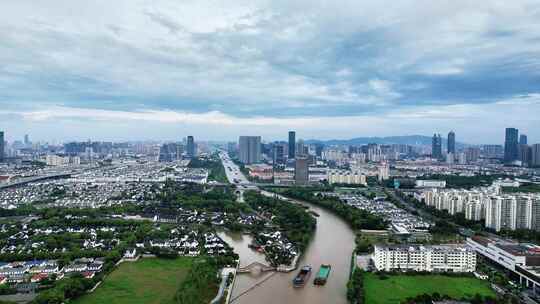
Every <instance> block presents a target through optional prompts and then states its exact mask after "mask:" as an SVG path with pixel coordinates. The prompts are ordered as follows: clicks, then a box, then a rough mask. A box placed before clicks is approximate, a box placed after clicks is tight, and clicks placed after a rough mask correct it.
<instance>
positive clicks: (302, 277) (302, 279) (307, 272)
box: [293, 266, 311, 287]
mask: <svg viewBox="0 0 540 304" xmlns="http://www.w3.org/2000/svg"><path fill="white" fill-rule="evenodd" d="M310 276H311V266H304V267H302V269H300V272H299V273H298V274H297V275H296V277H294V280H293V286H294V287H303V286H304V285H305V284H306V282H307V281H308V280H309V277H310Z"/></svg>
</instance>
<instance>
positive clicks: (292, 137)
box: [289, 131, 296, 159]
mask: <svg viewBox="0 0 540 304" xmlns="http://www.w3.org/2000/svg"><path fill="white" fill-rule="evenodd" d="M295 155H296V132H294V131H289V159H293V158H294V156H295Z"/></svg>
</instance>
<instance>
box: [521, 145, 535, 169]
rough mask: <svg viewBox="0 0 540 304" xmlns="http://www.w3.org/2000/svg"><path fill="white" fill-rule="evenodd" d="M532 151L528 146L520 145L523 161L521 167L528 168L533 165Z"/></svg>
mask: <svg viewBox="0 0 540 304" xmlns="http://www.w3.org/2000/svg"><path fill="white" fill-rule="evenodd" d="M531 156H532V149H531V147H530V146H529V145H527V144H520V145H519V160H520V161H521V166H523V167H526V166H529V165H531V162H532V161H531V160H532V158H531Z"/></svg>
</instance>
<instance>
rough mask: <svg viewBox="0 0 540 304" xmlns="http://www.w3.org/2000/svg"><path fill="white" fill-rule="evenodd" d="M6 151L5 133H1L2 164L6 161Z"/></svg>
mask: <svg viewBox="0 0 540 304" xmlns="http://www.w3.org/2000/svg"><path fill="white" fill-rule="evenodd" d="M5 151H6V147H5V141H4V131H0V163H1V162H3V161H4V155H5V153H6V152H5Z"/></svg>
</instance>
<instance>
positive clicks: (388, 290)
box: [364, 273, 495, 304]
mask: <svg viewBox="0 0 540 304" xmlns="http://www.w3.org/2000/svg"><path fill="white" fill-rule="evenodd" d="M364 292H365V303H367V304H383V303H384V304H388V303H401V302H402V301H404V300H406V299H407V298H409V297H416V296H418V295H422V294H429V295H432V294H434V293H438V294H439V295H441V296H442V295H448V296H450V297H451V298H453V299H460V298H462V297H466V298H472V297H474V296H475V295H476V294H479V295H481V296H482V297H486V296H495V294H494V292H493V291H492V290H491V289H490V288H489V283H488V282H486V281H481V280H478V279H475V278H472V277H450V276H443V275H385V278H384V279H381V278H380V277H379V276H378V275H376V274H373V273H366V274H365V276H364Z"/></svg>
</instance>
